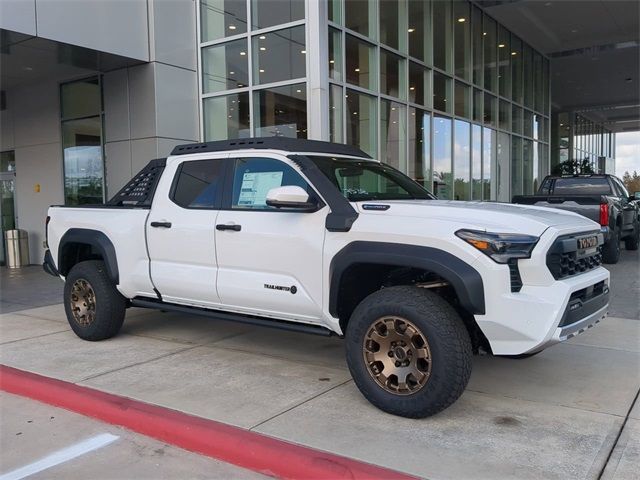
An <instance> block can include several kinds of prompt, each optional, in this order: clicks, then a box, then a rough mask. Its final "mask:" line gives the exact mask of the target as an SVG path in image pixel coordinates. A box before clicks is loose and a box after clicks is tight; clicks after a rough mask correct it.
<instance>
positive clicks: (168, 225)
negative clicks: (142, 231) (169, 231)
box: [150, 222, 171, 228]
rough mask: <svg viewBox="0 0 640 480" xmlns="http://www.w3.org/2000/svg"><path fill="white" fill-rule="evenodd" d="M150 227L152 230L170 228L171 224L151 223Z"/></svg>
mask: <svg viewBox="0 0 640 480" xmlns="http://www.w3.org/2000/svg"><path fill="white" fill-rule="evenodd" d="M150 225H151V226H152V227H154V228H158V227H162V228H171V222H151V223H150Z"/></svg>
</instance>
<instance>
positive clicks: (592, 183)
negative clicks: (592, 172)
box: [553, 177, 611, 195]
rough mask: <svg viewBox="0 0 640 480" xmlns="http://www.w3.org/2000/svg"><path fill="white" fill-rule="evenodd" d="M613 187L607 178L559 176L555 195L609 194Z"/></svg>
mask: <svg viewBox="0 0 640 480" xmlns="http://www.w3.org/2000/svg"><path fill="white" fill-rule="evenodd" d="M610 193H611V187H609V182H607V179H606V178H602V177H601V178H581V177H577V178H558V179H556V183H555V186H554V189H553V194H554V195H609V194H610Z"/></svg>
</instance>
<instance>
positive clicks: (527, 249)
mask: <svg viewBox="0 0 640 480" xmlns="http://www.w3.org/2000/svg"><path fill="white" fill-rule="evenodd" d="M456 236H458V237H460V238H461V239H462V240H464V241H465V242H467V243H468V244H469V245H472V246H474V247H475V248H477V249H478V250H480V251H481V252H482V253H484V254H485V255H487V256H488V257H491V259H492V260H494V261H495V262H497V263H508V262H509V260H511V259H512V258H530V257H531V251H532V250H533V247H535V246H536V243H538V237H533V236H531V235H521V234H518V233H488V232H479V231H477V230H458V231H457V232H456Z"/></svg>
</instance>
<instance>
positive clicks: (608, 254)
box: [602, 226, 620, 263]
mask: <svg viewBox="0 0 640 480" xmlns="http://www.w3.org/2000/svg"><path fill="white" fill-rule="evenodd" d="M619 259H620V230H618V227H617V226H615V227H613V229H612V230H611V236H610V237H609V240H608V241H607V242H606V243H605V244H604V247H602V261H603V262H604V263H618V260H619Z"/></svg>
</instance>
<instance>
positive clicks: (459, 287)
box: [329, 241, 485, 318]
mask: <svg viewBox="0 0 640 480" xmlns="http://www.w3.org/2000/svg"><path fill="white" fill-rule="evenodd" d="M360 263H370V264H380V265H397V266H399V267H413V268H421V269H424V270H428V271H430V272H433V273H435V274H437V275H439V276H440V277H442V278H443V279H445V280H446V281H447V282H449V283H450V284H451V286H452V287H453V289H454V290H455V292H456V295H457V296H458V300H459V301H460V305H461V306H462V307H463V308H464V309H465V310H467V311H468V312H469V313H472V314H476V315H484V314H485V299H484V284H483V282H482V277H481V276H480V274H479V273H478V271H477V270H476V269H474V268H473V267H472V266H471V265H469V264H468V263H466V262H464V261H463V260H460V259H459V258H458V257H456V256H454V255H452V254H450V253H449V252H445V251H444V250H440V249H438V248H433V247H423V246H418V245H403V244H399V243H386V242H365V241H356V242H352V243H350V244H348V245H347V246H345V247H344V248H343V249H342V250H340V251H339V252H338V253H337V254H336V255H335V257H333V259H332V260H331V270H330V290H329V312H330V313H331V315H332V316H334V317H336V318H337V317H338V316H339V315H338V298H339V293H340V280H341V278H342V275H343V274H344V272H345V271H346V270H347V269H348V268H349V267H351V266H352V265H356V264H360Z"/></svg>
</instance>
